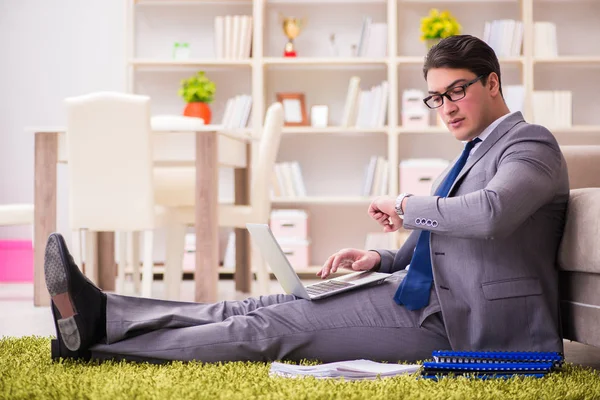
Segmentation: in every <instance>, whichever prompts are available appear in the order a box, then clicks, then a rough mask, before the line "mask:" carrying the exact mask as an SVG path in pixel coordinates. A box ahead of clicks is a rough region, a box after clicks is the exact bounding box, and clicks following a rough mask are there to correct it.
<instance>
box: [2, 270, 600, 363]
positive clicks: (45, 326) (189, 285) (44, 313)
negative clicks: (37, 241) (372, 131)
mask: <svg viewBox="0 0 600 400" xmlns="http://www.w3.org/2000/svg"><path fill="white" fill-rule="evenodd" d="M305 282H306V283H310V282H312V281H310V280H306V281H305ZM125 290H126V292H125V293H124V294H133V286H132V285H131V284H128V285H127V286H126V288H125ZM193 290H194V287H193V282H192V281H190V280H185V281H184V282H183V285H182V291H181V299H180V300H182V301H193V298H194V293H193ZM218 292H219V299H221V300H242V299H244V298H246V297H248V296H247V295H246V294H243V293H237V292H236V291H235V286H234V282H233V280H220V281H219V288H218ZM282 292H283V290H282V288H281V286H280V285H279V284H278V283H277V281H275V280H272V281H271V293H282ZM153 293H156V296H157V297H159V298H160V297H161V296H162V294H163V285H162V282H161V281H155V282H154V285H153ZM255 294H256V293H255ZM28 335H40V336H49V335H55V331H54V324H53V322H52V314H51V312H50V309H49V308H48V307H34V306H33V285H32V284H0V337H2V336H17V337H20V336H28ZM565 358H566V360H567V361H568V362H572V363H575V364H579V365H585V366H589V367H592V368H595V369H598V370H600V348H595V347H591V346H586V345H583V344H581V343H576V342H569V341H565Z"/></svg>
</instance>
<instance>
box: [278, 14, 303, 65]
mask: <svg viewBox="0 0 600 400" xmlns="http://www.w3.org/2000/svg"><path fill="white" fill-rule="evenodd" d="M279 19H280V21H281V26H282V28H283V33H285V36H287V38H288V42H287V43H286V44H285V49H284V51H283V56H284V57H296V49H295V48H294V39H296V38H297V37H298V35H299V34H300V32H301V31H302V29H304V28H305V27H306V22H307V19H306V17H304V18H296V17H286V16H284V15H283V14H281V13H279Z"/></svg>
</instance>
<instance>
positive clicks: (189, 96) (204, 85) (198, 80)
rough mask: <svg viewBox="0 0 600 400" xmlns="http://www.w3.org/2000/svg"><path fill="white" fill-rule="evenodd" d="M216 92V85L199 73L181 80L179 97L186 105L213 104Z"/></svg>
mask: <svg viewBox="0 0 600 400" xmlns="http://www.w3.org/2000/svg"><path fill="white" fill-rule="evenodd" d="M215 92H216V84H215V83H214V82H213V81H211V80H210V79H209V78H208V77H207V76H206V75H205V73H204V71H198V72H197V73H196V74H195V75H193V76H191V77H189V78H187V79H182V80H181V87H180V88H179V90H178V91H177V93H178V95H179V96H181V97H182V98H183V100H184V101H185V102H186V103H194V102H198V103H212V102H213V101H214V96H215Z"/></svg>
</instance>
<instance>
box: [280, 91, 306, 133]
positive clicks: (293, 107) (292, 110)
mask: <svg viewBox="0 0 600 400" xmlns="http://www.w3.org/2000/svg"><path fill="white" fill-rule="evenodd" d="M277 101H278V102H280V103H281V105H282V106H283V120H284V125H285V126H306V125H308V118H307V116H306V106H305V103H304V93H277Z"/></svg>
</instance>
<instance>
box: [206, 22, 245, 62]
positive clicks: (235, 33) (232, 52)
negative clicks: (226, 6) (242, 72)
mask: <svg viewBox="0 0 600 400" xmlns="http://www.w3.org/2000/svg"><path fill="white" fill-rule="evenodd" d="M214 30H215V39H214V46H215V57H216V58H223V59H227V60H240V59H246V58H249V57H250V55H251V50H252V17H251V16H250V15H218V16H216V17H215V21H214Z"/></svg>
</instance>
